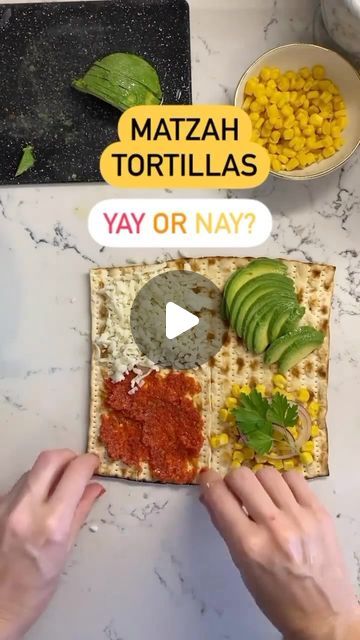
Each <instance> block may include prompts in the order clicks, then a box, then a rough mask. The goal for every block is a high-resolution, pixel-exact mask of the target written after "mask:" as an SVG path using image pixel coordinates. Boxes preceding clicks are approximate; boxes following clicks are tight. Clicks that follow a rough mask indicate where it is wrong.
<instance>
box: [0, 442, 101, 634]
mask: <svg viewBox="0 0 360 640" xmlns="http://www.w3.org/2000/svg"><path fill="white" fill-rule="evenodd" d="M98 464H99V460H98V458H97V456H95V455H93V454H85V455H80V456H78V455H76V454H75V453H74V452H73V451H70V450H68V449H62V450H57V451H44V452H43V453H41V454H40V455H39V457H38V458H37V460H36V462H35V464H34V466H33V467H32V469H31V470H30V471H28V472H27V473H25V474H24V475H23V476H22V477H21V478H20V480H19V481H18V482H17V483H16V484H15V486H14V487H13V488H12V489H11V491H10V492H9V493H8V494H7V495H5V496H4V497H2V498H1V500H0V640H19V638H22V636H23V634H24V633H25V632H26V631H27V630H28V629H29V628H30V626H31V625H32V624H33V622H35V620H36V619H37V618H38V617H39V616H40V614H41V613H42V612H43V610H44V609H45V607H46V606H47V604H48V602H49V600H50V598H51V597H52V595H53V593H54V591H55V589H56V587H57V584H58V581H59V578H60V575H61V572H62V570H63V568H64V565H65V562H66V559H67V556H68V554H69V551H70V549H71V547H72V545H73V542H74V540H75V538H76V536H77V534H78V533H79V530H80V528H81V526H82V525H83V523H84V521H85V520H86V518H87V516H88V514H89V512H90V510H91V508H92V506H93V505H94V503H95V501H96V500H97V498H99V497H100V496H101V494H102V493H104V489H103V487H102V486H101V485H100V484H99V483H97V482H93V483H90V480H91V478H92V476H93V474H94V472H95V470H96V468H97V466H98Z"/></svg>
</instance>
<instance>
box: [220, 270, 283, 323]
mask: <svg viewBox="0 0 360 640" xmlns="http://www.w3.org/2000/svg"><path fill="white" fill-rule="evenodd" d="M264 273H282V274H286V273H287V266H286V264H284V263H283V262H280V260H272V259H271V258H256V259H255V260H252V261H251V262H249V264H248V265H247V266H246V267H242V268H241V269H238V270H237V271H236V272H235V276H234V277H232V276H230V280H228V283H227V284H226V285H225V291H224V296H225V299H226V307H227V311H228V312H229V310H230V308H231V304H232V301H233V299H234V298H235V295H236V294H237V292H238V291H239V289H240V288H241V287H242V286H243V285H244V284H245V283H246V282H247V281H248V280H251V279H252V278H255V277H256V276H260V275H262V274H264Z"/></svg>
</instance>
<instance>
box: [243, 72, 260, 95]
mask: <svg viewBox="0 0 360 640" xmlns="http://www.w3.org/2000/svg"><path fill="white" fill-rule="evenodd" d="M258 82H259V79H258V78H256V77H253V78H249V80H248V81H247V83H246V85H245V90H244V93H245V95H246V96H253V95H254V89H255V87H256V85H257V84H258Z"/></svg>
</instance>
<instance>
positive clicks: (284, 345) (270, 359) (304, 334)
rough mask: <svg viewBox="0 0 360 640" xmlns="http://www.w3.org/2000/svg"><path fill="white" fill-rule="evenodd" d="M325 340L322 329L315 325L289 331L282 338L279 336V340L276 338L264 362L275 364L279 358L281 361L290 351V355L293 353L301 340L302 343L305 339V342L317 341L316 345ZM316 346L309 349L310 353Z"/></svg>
mask: <svg viewBox="0 0 360 640" xmlns="http://www.w3.org/2000/svg"><path fill="white" fill-rule="evenodd" d="M323 340H324V334H323V333H322V331H317V330H316V329H314V327H308V326H304V327H299V328H298V329H295V330H294V331H289V333H285V334H284V335H282V336H281V337H280V338H277V340H275V341H274V342H273V343H272V344H271V345H270V347H269V348H268V350H267V351H266V353H265V357H264V362H265V363H266V364H273V363H274V362H278V361H279V360H280V362H281V359H282V358H283V356H285V355H286V354H288V352H289V351H290V355H291V354H292V353H293V347H294V346H295V345H296V344H298V343H299V341H300V342H301V344H302V343H303V341H305V344H309V341H310V343H311V344H312V343H313V342H315V343H316V346H319V345H320V344H322V342H323ZM314 348H315V347H313V348H312V349H311V350H310V351H309V353H311V351H313V349H314ZM303 357H305V356H303ZM300 359H302V358H299V360H300ZM299 360H298V361H299ZM291 366H294V365H291Z"/></svg>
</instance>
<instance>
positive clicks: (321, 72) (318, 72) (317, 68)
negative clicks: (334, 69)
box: [311, 64, 325, 80]
mask: <svg viewBox="0 0 360 640" xmlns="http://www.w3.org/2000/svg"><path fill="white" fill-rule="evenodd" d="M311 71H312V76H313V78H315V80H322V79H323V78H324V76H325V67H323V65H322V64H316V65H314V66H313V68H312V70H311Z"/></svg>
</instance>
